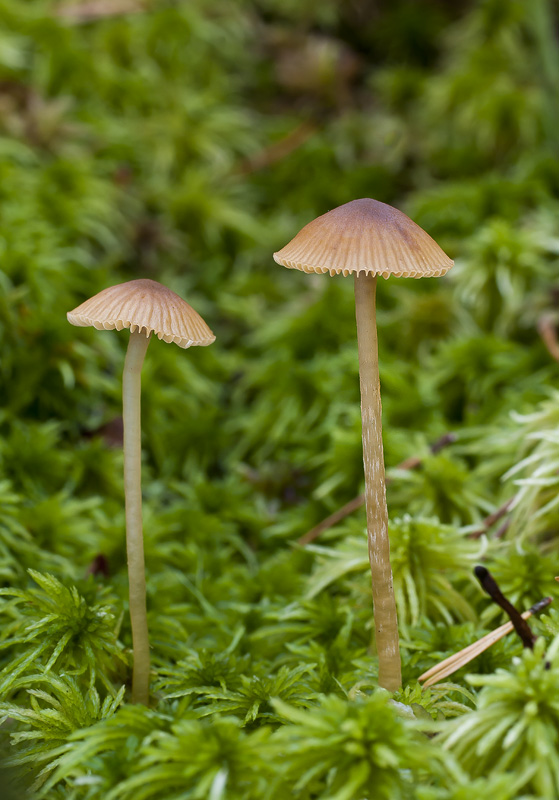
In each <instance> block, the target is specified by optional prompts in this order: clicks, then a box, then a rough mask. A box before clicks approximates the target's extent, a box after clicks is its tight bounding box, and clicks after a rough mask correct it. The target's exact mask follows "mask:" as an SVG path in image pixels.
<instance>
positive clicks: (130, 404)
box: [122, 333, 150, 706]
mask: <svg viewBox="0 0 559 800" xmlns="http://www.w3.org/2000/svg"><path fill="white" fill-rule="evenodd" d="M149 340H150V337H149V336H146V335H145V334H144V333H131V334H130V341H129V343H128V350H127V351H126V358H125V361H124V372H123V375H122V414H123V419H124V497H125V505H126V553H127V557H128V583H129V598H130V622H131V625H132V650H133V658H134V667H133V675H132V702H133V703H142V704H143V705H146V706H147V705H148V703H149V668H150V655H149V637H148V622H147V607H146V574H145V565H144V536H143V530H142V438H141V437H142V428H141V375H142V364H143V363H144V358H145V355H146V351H147V349H148V345H149Z"/></svg>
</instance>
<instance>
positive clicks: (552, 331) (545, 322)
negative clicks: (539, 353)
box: [538, 314, 559, 361]
mask: <svg viewBox="0 0 559 800" xmlns="http://www.w3.org/2000/svg"><path fill="white" fill-rule="evenodd" d="M538 333H539V334H540V336H541V338H542V341H543V343H544V344H545V346H546V348H547V351H548V353H549V355H550V356H551V358H553V359H555V361H559V341H558V340H557V329H556V327H555V321H554V319H553V318H552V317H551V316H550V315H549V314H544V315H543V316H542V317H540V319H539V320H538Z"/></svg>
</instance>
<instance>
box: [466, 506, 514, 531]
mask: <svg viewBox="0 0 559 800" xmlns="http://www.w3.org/2000/svg"><path fill="white" fill-rule="evenodd" d="M514 500H515V498H514V497H510V498H509V499H508V500H507V501H506V503H503V505H502V506H499V508H497V509H496V510H495V511H492V512H491V514H488V516H487V517H485V519H484V520H482V522H481V525H480V526H479V528H478V529H477V530H475V531H472V532H471V533H469V534H468V538H469V539H479V538H480V537H481V536H483V534H484V533H487V531H488V530H489V528H491V527H492V526H493V525H494V524H495V523H496V522H498V521H499V520H500V519H501V518H502V517H504V516H505V514H506V513H507V512H508V511H509V510H510V507H511V506H512V504H513V502H514ZM506 524H507V527H508V525H509V523H508V521H506ZM499 530H500V528H499ZM505 530H506V529H505ZM503 532H504V531H503ZM501 535H502V534H501Z"/></svg>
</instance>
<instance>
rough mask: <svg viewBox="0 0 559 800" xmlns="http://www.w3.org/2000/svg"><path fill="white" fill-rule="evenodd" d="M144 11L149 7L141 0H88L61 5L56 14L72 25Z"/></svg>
mask: <svg viewBox="0 0 559 800" xmlns="http://www.w3.org/2000/svg"><path fill="white" fill-rule="evenodd" d="M144 11H148V8H147V7H146V4H145V2H141V0H87V1H86V2H82V3H65V4H63V5H60V6H58V7H57V8H56V9H55V11H54V14H55V16H56V17H57V18H58V19H61V20H63V21H64V22H67V23H68V24H70V25H84V24H86V23H87V22H94V21H95V20H96V19H105V18H107V17H119V16H123V15H125V14H141V13H142V12H144Z"/></svg>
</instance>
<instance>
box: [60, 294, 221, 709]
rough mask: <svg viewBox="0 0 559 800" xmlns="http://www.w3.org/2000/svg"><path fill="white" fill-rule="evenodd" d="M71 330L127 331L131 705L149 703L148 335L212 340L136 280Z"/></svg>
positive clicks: (172, 299) (78, 314) (88, 304)
mask: <svg viewBox="0 0 559 800" xmlns="http://www.w3.org/2000/svg"><path fill="white" fill-rule="evenodd" d="M67 316H68V321H69V322H71V323H72V325H78V326H82V327H85V326H88V325H92V326H93V327H94V328H97V330H114V329H115V328H116V330H118V331H120V330H122V329H123V328H129V329H130V340H129V342H128V350H127V352H126V358H125V361H124V372H123V376H122V411H123V420H124V495H125V505H126V552H127V558H128V582H129V597H130V621H131V625H132V649H133V658H134V668H133V677H132V702H135V703H143V704H144V705H147V704H148V702H149V669H150V655H149V639H148V625H147V609H146V578H145V567H144V541H143V533H142V486H141V468H142V466H141V460H142V451H141V417H140V392H141V371H142V364H143V362H144V357H145V355H146V351H147V348H148V345H149V342H150V338H151V334H152V333H155V334H157V337H158V338H159V339H163V341H164V342H174V343H175V344H178V346H179V347H182V348H187V347H191V346H192V345H208V344H211V343H212V342H214V341H215V336H214V335H213V333H212V332H211V330H210V329H209V328H208V326H207V325H206V323H205V322H204V320H203V319H202V317H201V316H200V315H199V314H197V313H196V311H194V309H193V308H191V307H190V306H189V305H188V303H185V301H184V300H183V299H182V298H181V297H179V296H178V294H175V292H172V291H171V289H168V288H167V287H166V286H162V285H161V284H160V283H156V281H151V280H136V281H129V282H127V283H121V284H119V285H118V286H111V287H110V288H108V289H103V291H102V292H99V294H96V295H95V296H94V297H92V298H90V299H89V300H86V301H85V303H82V304H81V305H80V306H78V307H77V308H75V309H74V310H73V311H70V312H68V315H67Z"/></svg>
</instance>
